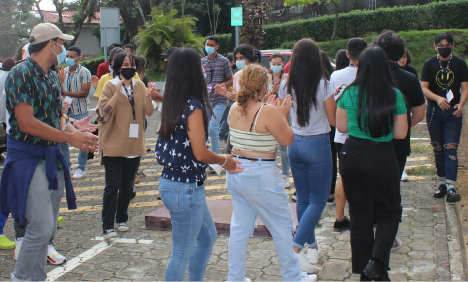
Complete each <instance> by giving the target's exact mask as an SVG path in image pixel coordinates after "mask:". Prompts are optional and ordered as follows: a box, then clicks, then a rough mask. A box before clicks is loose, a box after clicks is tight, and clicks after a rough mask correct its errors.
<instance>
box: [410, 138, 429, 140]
mask: <svg viewBox="0 0 468 282" xmlns="http://www.w3.org/2000/svg"><path fill="white" fill-rule="evenodd" d="M410 139H411V140H412V141H429V140H431V138H410Z"/></svg>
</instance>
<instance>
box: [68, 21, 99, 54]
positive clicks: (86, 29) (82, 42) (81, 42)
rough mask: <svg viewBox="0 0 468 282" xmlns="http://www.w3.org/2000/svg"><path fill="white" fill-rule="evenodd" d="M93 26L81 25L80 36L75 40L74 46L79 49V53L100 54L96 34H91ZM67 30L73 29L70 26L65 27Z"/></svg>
mask: <svg viewBox="0 0 468 282" xmlns="http://www.w3.org/2000/svg"><path fill="white" fill-rule="evenodd" d="M92 27H93V26H85V25H83V27H82V29H81V33H80V36H79V37H78V40H77V41H76V44H75V46H76V47H78V48H80V49H81V53H82V54H83V56H85V57H89V56H97V55H100V54H101V48H100V47H99V39H97V37H96V36H94V35H92V34H91V29H92ZM65 30H66V31H67V32H71V31H72V30H73V28H72V27H65Z"/></svg>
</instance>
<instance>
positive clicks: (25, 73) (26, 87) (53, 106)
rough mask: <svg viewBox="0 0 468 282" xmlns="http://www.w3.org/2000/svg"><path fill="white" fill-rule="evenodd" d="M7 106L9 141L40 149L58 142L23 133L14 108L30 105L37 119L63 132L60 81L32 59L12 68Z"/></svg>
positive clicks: (7, 81)
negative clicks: (61, 127)
mask: <svg viewBox="0 0 468 282" xmlns="http://www.w3.org/2000/svg"><path fill="white" fill-rule="evenodd" d="M5 92H6V98H7V100H6V107H7V110H8V113H9V115H10V126H11V128H10V132H9V138H13V139H16V140H20V141H23V142H26V143H32V144H35V145H41V146H50V145H56V144H57V143H56V142H51V141H47V140H43V139H40V138H38V137H35V136H32V135H30V134H27V133H24V132H21V131H20V128H19V125H18V121H17V119H16V114H15V112H14V108H15V106H16V105H18V104H19V103H26V104H28V105H31V106H32V107H33V109H34V117H35V118H36V119H38V120H39V121H40V122H43V123H45V124H47V125H49V126H51V127H53V128H55V129H60V117H61V115H62V99H61V88H60V79H59V78H58V76H57V74H56V73H55V72H54V71H52V70H50V69H49V71H48V72H47V73H45V72H44V71H43V70H42V68H41V67H40V66H39V65H38V64H37V63H36V62H35V61H34V60H33V59H32V58H27V59H26V60H25V61H24V62H23V63H21V64H19V65H17V66H15V67H13V68H12V69H11V71H10V73H9V75H8V78H7V79H6V82H5Z"/></svg>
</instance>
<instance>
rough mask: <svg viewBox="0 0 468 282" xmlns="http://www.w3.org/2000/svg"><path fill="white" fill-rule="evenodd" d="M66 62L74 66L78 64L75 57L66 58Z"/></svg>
mask: <svg viewBox="0 0 468 282" xmlns="http://www.w3.org/2000/svg"><path fill="white" fill-rule="evenodd" d="M65 63H66V64H67V66H69V67H73V66H74V65H75V64H76V62H75V59H70V58H66V59H65Z"/></svg>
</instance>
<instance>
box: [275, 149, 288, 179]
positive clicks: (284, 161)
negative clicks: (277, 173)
mask: <svg viewBox="0 0 468 282" xmlns="http://www.w3.org/2000/svg"><path fill="white" fill-rule="evenodd" d="M278 147H279V151H280V157H281V172H282V174H283V175H284V176H288V177H289V160H288V146H282V145H278ZM278 147H277V148H276V152H277V153H278Z"/></svg>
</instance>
